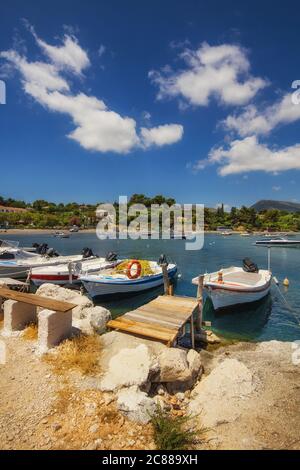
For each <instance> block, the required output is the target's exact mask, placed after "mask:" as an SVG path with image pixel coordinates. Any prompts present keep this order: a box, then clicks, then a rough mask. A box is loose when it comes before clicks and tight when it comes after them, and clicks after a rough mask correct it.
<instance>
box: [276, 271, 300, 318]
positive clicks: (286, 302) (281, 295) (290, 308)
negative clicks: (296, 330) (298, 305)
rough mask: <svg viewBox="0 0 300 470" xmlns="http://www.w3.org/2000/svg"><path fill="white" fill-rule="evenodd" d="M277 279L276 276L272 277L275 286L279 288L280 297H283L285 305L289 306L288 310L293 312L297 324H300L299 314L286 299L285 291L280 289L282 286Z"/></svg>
mask: <svg viewBox="0 0 300 470" xmlns="http://www.w3.org/2000/svg"><path fill="white" fill-rule="evenodd" d="M275 279H276V278H274V277H273V278H272V280H273V281H274V284H275V286H276V287H277V290H278V292H279V294H280V297H281V298H282V299H283V301H284V303H285V305H286V306H287V308H288V310H289V311H290V312H291V313H292V315H293V317H294V318H295V320H296V322H297V324H298V325H299V326H300V320H299V318H298V316H297V315H296V314H295V312H294V309H293V308H292V307H291V305H290V304H289V302H288V301H287V300H286V298H285V296H284V295H283V293H282V292H281V290H280V288H279V286H278V281H277V279H276V280H275ZM276 281H277V282H276Z"/></svg>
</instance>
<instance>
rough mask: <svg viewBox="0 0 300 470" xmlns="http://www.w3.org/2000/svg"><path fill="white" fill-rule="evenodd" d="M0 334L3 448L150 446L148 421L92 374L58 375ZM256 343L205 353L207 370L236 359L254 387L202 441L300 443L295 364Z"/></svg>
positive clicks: (228, 445) (239, 445)
mask: <svg viewBox="0 0 300 470" xmlns="http://www.w3.org/2000/svg"><path fill="white" fill-rule="evenodd" d="M0 340H1V341H4V342H5V344H6V350H7V362H6V364H5V365H0V373H1V375H0V430H1V441H0V448H1V449H107V450H109V449H154V448H155V446H154V443H153V436H152V429H151V426H150V425H147V426H145V425H138V424H136V423H132V422H130V421H128V420H126V419H125V418H124V417H123V416H122V415H121V414H120V413H119V412H118V411H117V410H116V408H115V403H114V397H113V395H110V394H105V393H101V392H100V391H98V390H97V389H95V388H93V384H95V382H94V381H93V379H90V378H83V377H82V376H80V375H79V374H77V373H76V374H75V373H74V374H72V375H69V376H68V378H66V376H65V375H61V376H59V375H56V374H55V373H54V372H53V369H52V368H51V366H50V365H49V364H48V363H46V362H45V361H43V360H41V359H40V358H39V357H38V356H37V355H36V354H35V349H34V345H35V342H34V341H29V340H25V339H24V338H22V337H16V338H2V337H0ZM264 344H266V343H264ZM258 348H259V346H257V345H251V344H250V345H249V344H245V343H241V344H239V345H235V346H230V347H226V348H221V349H220V350H218V351H216V352H214V354H213V356H210V358H209V359H208V360H206V372H207V373H208V372H209V370H210V369H211V368H213V367H214V366H215V365H216V364H217V363H219V362H220V361H222V360H224V358H228V357H230V358H236V359H238V360H240V361H241V362H243V364H245V365H246V366H247V367H248V368H249V370H250V371H251V372H252V374H253V377H254V378H255V381H256V385H257V386H256V389H255V392H254V393H253V394H252V395H251V396H250V397H249V398H247V399H246V400H245V399H241V400H240V403H239V408H240V413H239V416H238V417H237V418H236V419H235V420H234V421H232V422H221V423H219V424H218V426H216V427H215V428H214V429H213V430H212V432H211V433H210V437H211V440H209V441H208V442H207V443H206V444H205V445H204V446H202V448H216V449H265V448H267V449H299V448H300V441H299V436H300V419H299V417H300V411H299V410H300V366H295V365H293V364H292V362H291V359H290V355H289V354H287V349H286V348H285V350H284V352H283V350H282V351H281V352H280V351H279V352H278V355H277V356H276V354H275V356H274V351H273V350H272V351H271V350H270V351H269V352H268V350H264V351H263V350H261V351H259V350H258ZM228 406H230V404H228Z"/></svg>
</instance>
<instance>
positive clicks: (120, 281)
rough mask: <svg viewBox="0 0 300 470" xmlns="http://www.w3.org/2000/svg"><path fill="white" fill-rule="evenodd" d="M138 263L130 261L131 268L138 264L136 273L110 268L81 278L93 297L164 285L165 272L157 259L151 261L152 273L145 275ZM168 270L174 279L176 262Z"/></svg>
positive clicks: (121, 294)
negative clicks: (121, 271)
mask: <svg viewBox="0 0 300 470" xmlns="http://www.w3.org/2000/svg"><path fill="white" fill-rule="evenodd" d="M138 263H139V262H138V261H137V260H133V261H131V263H129V265H130V264H132V267H130V268H129V269H134V268H136V266H135V265H137V269H135V272H134V274H130V271H129V270H127V272H124V273H120V272H116V270H115V269H108V270H102V271H101V272H99V273H98V274H89V275H81V276H80V277H79V279H80V281H81V282H82V283H83V285H84V287H85V289H86V290H87V292H88V293H89V295H90V296H91V297H92V298H93V299H94V298H96V297H101V298H102V299H103V298H110V297H118V296H129V295H133V294H138V293H140V292H143V291H146V290H149V289H153V288H154V287H159V286H161V285H163V283H164V280H163V272H162V267H161V265H160V264H158V263H157V262H155V261H149V266H150V268H151V272H152V273H151V274H146V275H143V273H142V272H141V271H140V270H139V269H138ZM167 271H168V277H169V279H170V280H172V279H174V278H175V276H176V273H177V266H176V264H169V265H168V267H167ZM131 272H132V271H131ZM137 274H138V275H137ZM132 276H133V277H132Z"/></svg>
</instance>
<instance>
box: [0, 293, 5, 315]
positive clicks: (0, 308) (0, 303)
mask: <svg viewBox="0 0 300 470" xmlns="http://www.w3.org/2000/svg"><path fill="white" fill-rule="evenodd" d="M3 318H4V311H3V299H2V297H0V321H2V320H3Z"/></svg>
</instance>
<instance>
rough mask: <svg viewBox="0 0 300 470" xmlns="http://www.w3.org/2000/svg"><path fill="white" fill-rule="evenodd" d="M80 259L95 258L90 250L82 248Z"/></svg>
mask: <svg viewBox="0 0 300 470" xmlns="http://www.w3.org/2000/svg"><path fill="white" fill-rule="evenodd" d="M81 254H82V258H83V259H85V258H91V257H92V256H95V255H94V253H93V251H92V250H91V248H83V250H82V252H81Z"/></svg>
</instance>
